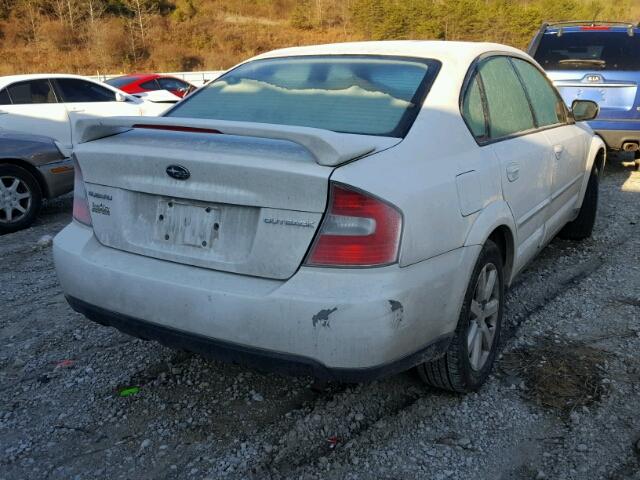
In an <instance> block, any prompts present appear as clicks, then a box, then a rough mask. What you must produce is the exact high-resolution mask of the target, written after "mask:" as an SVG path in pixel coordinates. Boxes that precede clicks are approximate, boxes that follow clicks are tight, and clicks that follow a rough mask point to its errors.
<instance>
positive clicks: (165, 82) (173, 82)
mask: <svg viewBox="0 0 640 480" xmlns="http://www.w3.org/2000/svg"><path fill="white" fill-rule="evenodd" d="M158 83H159V84H160V88H162V89H163V90H180V89H187V88H188V87H189V85H187V84H186V83H184V82H183V81H181V80H178V79H177V78H159V79H158Z"/></svg>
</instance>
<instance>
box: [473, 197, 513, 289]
mask: <svg viewBox="0 0 640 480" xmlns="http://www.w3.org/2000/svg"><path fill="white" fill-rule="evenodd" d="M487 240H491V241H493V242H494V243H496V244H497V245H498V248H500V251H501V252H502V260H503V262H504V263H503V266H504V278H505V283H506V285H507V286H508V285H510V284H511V281H512V276H513V275H514V265H515V257H516V226H515V222H514V220H513V215H512V214H511V209H510V208H509V206H508V205H507V203H506V202H504V201H503V200H501V201H497V202H494V203H492V204H491V205H489V206H488V207H486V208H485V209H483V210H482V212H481V213H480V215H479V216H478V218H477V219H476V220H475V222H474V223H473V225H472V227H471V229H470V231H469V234H468V235H467V239H466V241H465V246H470V245H484V244H485V243H486V242H487Z"/></svg>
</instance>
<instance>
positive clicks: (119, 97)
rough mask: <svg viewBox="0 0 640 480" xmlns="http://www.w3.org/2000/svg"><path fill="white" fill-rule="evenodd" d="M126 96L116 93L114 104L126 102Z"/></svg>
mask: <svg viewBox="0 0 640 480" xmlns="http://www.w3.org/2000/svg"><path fill="white" fill-rule="evenodd" d="M126 101H127V96H126V95H125V94H124V93H122V92H116V102H126Z"/></svg>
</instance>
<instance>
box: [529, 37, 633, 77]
mask: <svg viewBox="0 0 640 480" xmlns="http://www.w3.org/2000/svg"><path fill="white" fill-rule="evenodd" d="M535 59H536V60H537V61H538V63H540V65H542V67H543V68H544V69H545V70H640V34H635V35H633V36H630V35H629V34H628V33H627V32H626V31H625V32H612V31H609V32H593V31H591V32H563V34H562V35H561V36H558V35H557V33H553V34H545V35H543V36H542V40H541V41H540V45H539V47H538V50H537V51H536V53H535Z"/></svg>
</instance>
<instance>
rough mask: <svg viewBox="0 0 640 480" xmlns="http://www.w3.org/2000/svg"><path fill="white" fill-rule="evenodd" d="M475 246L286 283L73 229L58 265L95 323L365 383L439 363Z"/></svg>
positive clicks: (217, 354) (57, 248) (231, 357)
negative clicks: (152, 253)
mask: <svg viewBox="0 0 640 480" xmlns="http://www.w3.org/2000/svg"><path fill="white" fill-rule="evenodd" d="M479 248H480V247H479V246H478V247H476V246H473V247H467V248H461V249H458V250H454V251H452V252H449V253H447V254H443V255H441V256H439V257H436V258H433V259H430V260H428V261H424V262H420V263H419V264H416V265H412V266H408V267H404V268H400V267H398V266H397V265H394V266H390V267H384V268H378V269H362V270H351V269H322V268H301V269H300V270H299V271H298V272H297V273H296V274H295V275H294V276H293V277H291V278H290V279H289V280H287V281H279V280H269V279H262V278H255V277H248V276H243V275H237V274H230V273H224V272H219V271H213V270H207V269H203V268H196V267H191V266H188V265H179V264H175V263H171V262H167V261H162V260H157V259H153V258H148V257H144V256H140V255H135V254H130V253H126V252H122V251H118V250H115V249H112V248H108V247H104V246H102V245H101V244H100V243H98V241H97V240H96V239H95V237H94V235H93V231H92V230H91V229H90V228H86V227H83V226H81V225H78V224H76V223H72V224H71V225H69V226H68V227H66V228H65V229H64V230H63V231H62V232H61V233H60V234H58V236H57V237H56V238H55V242H54V259H55V263H56V269H57V272H58V277H59V279H60V283H61V284H62V287H63V290H64V292H65V294H66V295H67V297H68V298H69V302H70V304H71V305H72V306H73V308H74V309H76V310H77V311H79V312H81V313H82V314H84V315H86V316H87V317H88V318H90V319H92V320H95V321H97V322H99V323H102V324H106V325H110V326H114V327H116V328H119V329H121V330H122V331H124V332H126V333H129V334H132V335H135V336H139V337H142V338H148V339H153V340H157V341H159V342H161V343H164V344H167V345H169V346H173V347H176V348H181V349H187V350H192V351H194V352H197V353H200V354H203V355H205V356H208V357H211V358H217V359H220V360H224V361H233V362H239V363H243V364H246V365H249V366H254V367H258V368H262V369H267V370H276V371H281V372H286V373H295V374H310V375H313V376H316V377H318V378H325V379H336V380H343V381H360V380H366V379H372V378H376V377H379V376H382V375H387V374H392V373H395V372H398V371H401V370H405V369H407V368H410V367H412V366H414V365H417V364H419V363H421V362H423V361H426V360H429V359H432V358H435V357H437V356H439V355H440V354H442V352H443V351H444V349H445V348H446V346H447V345H448V341H449V338H450V336H451V335H452V333H453V331H454V330H455V327H456V323H457V319H458V315H459V310H460V305H461V303H462V298H463V296H464V292H465V290H466V286H467V282H468V279H469V276H470V273H471V269H472V267H473V264H474V263H475V259H476V258H477V255H478V251H479Z"/></svg>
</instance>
